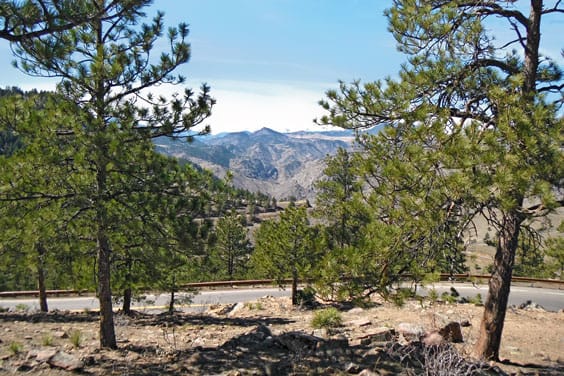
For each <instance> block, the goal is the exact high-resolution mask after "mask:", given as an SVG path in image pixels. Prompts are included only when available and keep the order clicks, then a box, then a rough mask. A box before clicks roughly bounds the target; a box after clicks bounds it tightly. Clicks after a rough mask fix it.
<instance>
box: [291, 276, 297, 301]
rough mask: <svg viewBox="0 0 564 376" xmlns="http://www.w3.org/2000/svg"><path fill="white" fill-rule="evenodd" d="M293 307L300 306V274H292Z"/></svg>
mask: <svg viewBox="0 0 564 376" xmlns="http://www.w3.org/2000/svg"><path fill="white" fill-rule="evenodd" d="M292 305H298V272H297V271H296V270H294V271H293V273H292Z"/></svg>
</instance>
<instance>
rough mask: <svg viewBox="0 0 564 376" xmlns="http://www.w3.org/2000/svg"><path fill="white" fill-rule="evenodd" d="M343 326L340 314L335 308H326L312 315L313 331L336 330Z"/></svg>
mask: <svg viewBox="0 0 564 376" xmlns="http://www.w3.org/2000/svg"><path fill="white" fill-rule="evenodd" d="M342 324H343V317H342V316H341V312H339V311H338V310H337V309H336V308H333V307H331V308H326V309H322V310H319V311H317V312H315V313H314V315H313V319H312V321H311V326H312V327H313V328H315V329H321V328H325V329H327V328H336V327H339V326H341V325H342Z"/></svg>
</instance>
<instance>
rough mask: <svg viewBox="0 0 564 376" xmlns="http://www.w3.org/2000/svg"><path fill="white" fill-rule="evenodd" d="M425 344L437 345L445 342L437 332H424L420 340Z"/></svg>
mask: <svg viewBox="0 0 564 376" xmlns="http://www.w3.org/2000/svg"><path fill="white" fill-rule="evenodd" d="M422 342H423V344H424V345H425V346H439V345H442V344H443V343H445V339H444V337H443V336H442V335H440V334H439V332H436V331H435V332H430V333H427V334H425V336H424V337H423V340H422Z"/></svg>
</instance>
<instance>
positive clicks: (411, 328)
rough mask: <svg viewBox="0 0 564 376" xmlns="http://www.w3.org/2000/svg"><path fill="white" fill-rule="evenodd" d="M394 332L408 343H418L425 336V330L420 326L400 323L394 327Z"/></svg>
mask: <svg viewBox="0 0 564 376" xmlns="http://www.w3.org/2000/svg"><path fill="white" fill-rule="evenodd" d="M396 331H397V332H398V333H400V334H401V335H403V337H404V338H405V339H406V340H408V341H419V339H420V338H421V337H422V336H423V335H425V329H423V327H422V326H421V325H416V324H411V323H407V322H402V323H400V324H398V326H397V327H396Z"/></svg>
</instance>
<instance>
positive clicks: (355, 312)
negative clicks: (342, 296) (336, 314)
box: [347, 307, 364, 315]
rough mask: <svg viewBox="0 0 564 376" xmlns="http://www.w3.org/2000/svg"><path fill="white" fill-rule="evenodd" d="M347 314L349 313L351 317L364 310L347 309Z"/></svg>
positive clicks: (358, 308)
mask: <svg viewBox="0 0 564 376" xmlns="http://www.w3.org/2000/svg"><path fill="white" fill-rule="evenodd" d="M347 312H348V313H350V314H351V315H358V314H359V313H362V312H364V309H362V308H360V307H355V308H352V309H349V310H348V311H347Z"/></svg>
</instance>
